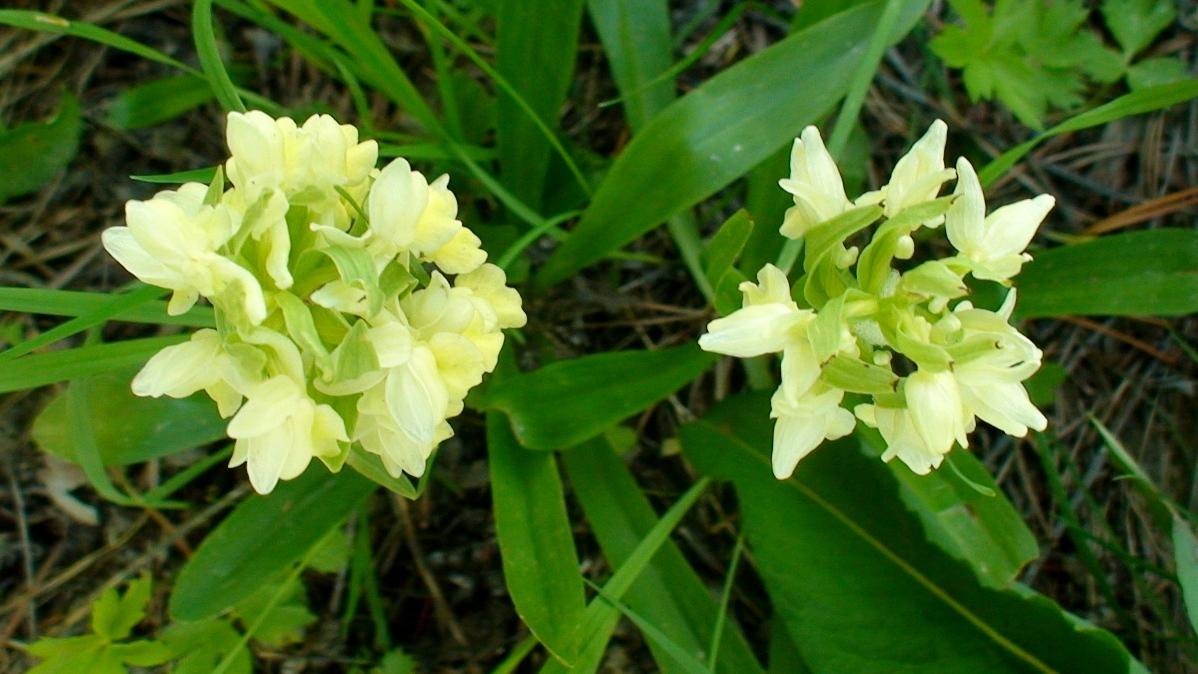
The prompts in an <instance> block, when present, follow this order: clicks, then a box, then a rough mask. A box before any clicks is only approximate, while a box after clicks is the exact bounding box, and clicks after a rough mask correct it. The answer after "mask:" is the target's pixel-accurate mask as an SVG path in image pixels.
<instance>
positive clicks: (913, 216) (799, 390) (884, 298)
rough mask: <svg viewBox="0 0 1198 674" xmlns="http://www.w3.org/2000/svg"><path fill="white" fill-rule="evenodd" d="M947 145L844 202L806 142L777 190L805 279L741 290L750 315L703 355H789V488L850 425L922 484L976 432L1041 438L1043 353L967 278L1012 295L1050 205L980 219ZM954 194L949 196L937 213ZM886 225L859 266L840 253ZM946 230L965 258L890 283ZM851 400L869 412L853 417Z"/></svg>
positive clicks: (942, 131)
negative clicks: (1038, 387) (975, 297)
mask: <svg viewBox="0 0 1198 674" xmlns="http://www.w3.org/2000/svg"><path fill="white" fill-rule="evenodd" d="M946 131H947V130H946V127H945V125H944V123H943V122H941V121H936V122H934V123H933V124H932V127H931V128H930V129H929V130H928V132H927V133H926V134H925V135H924V136H923V138H921V139H920V140H919V141H918V142H916V144H915V145H914V147H913V148H912V149H911V151H910V152H909V153H908V154H907V155H905V156H904V157H903V158H902V159H900V160H899V162H898V164H897V165H896V166H895V168H894V172H893V173H892V174H891V176H890V182H889V183H888V184H887V185H886V186H885V187H883V188H882V189H880V190H877V191H874V192H869V193H867V194H865V195H863V196H861V197H860V198H859V199H857V200H856V201H849V199H848V197H847V196H846V195H845V190H844V185H843V182H842V180H841V177H840V173H839V171H838V170H837V168H836V164H835V162H834V161H833V159H832V157H831V155H830V154H829V153H828V151H827V149H825V147H824V144H823V141H822V139H821V138H820V135H819V131H818V130H817V129H816V128H815V127H807V128H806V129H805V130H804V131H803V133H802V136H801V137H800V138H798V139H796V140H795V143H794V149H793V151H792V153H791V158H790V166H791V174H790V178H789V179H785V180H782V181H780V182H779V184H780V185H781V187H782V188H783V189H784V190H786V191H787V192H789V193H791V194H792V195H794V206H793V207H792V208H790V209H789V210H788V211H787V212H786V216H785V219H784V222H783V224H782V227H781V232H782V234H783V235H785V236H787V237H789V238H791V239H800V238H801V239H803V240H804V245H805V252H804V264H803V269H804V272H805V274H804V276H803V277H802V278H801V279H800V280H799V281H798V282H797V283H796V284H795V286H794V287H792V286H791V284H790V282H789V280H788V279H787V276H786V274H785V273H784V272H783V271H782V270H780V269H778V268H777V267H775V266H773V265H766V266H765V268H763V269H762V270H761V271H760V273H759V274H758V275H757V283H753V282H751V281H746V282H744V283H742V284H741V285H740V290H741V292H742V293H743V295H744V306H743V308H741V309H739V310H737V311H735V312H733V313H732V314H730V315H728V316H726V317H724V318H719V319H716V320H714V321H712V322H711V324H710V325H709V326H708V333H707V334H705V335H703V336H702V337H701V338H700V340H699V344H700V346H701V347H702V348H704V349H706V350H707V351H713V352H715V353H721V354H725V355H729V356H735V357H738V358H752V357H755V356H761V355H765V354H772V353H781V354H782V361H781V374H782V384H781V386H780V387H779V388H778V390H777V392H776V393H775V394H774V396H773V399H772V414H771V416H772V417H773V418H774V419H776V420H777V421H776V424H775V426H774V451H773V468H774V474H775V475H776V476H777V477H778V478H779V479H784V478H787V477H789V476H790V475H791V473H793V472H794V469H795V466H796V465H797V464H798V462H799V460H800V459H802V458H803V457H804V456H806V455H807V454H809V453H810V452H811V451H812V450H814V449H815V448H816V447H818V446H819V445H820V444H821V443H822V442H823V441H824V440H834V439H836V438H839V437H843V436H845V435H847V434H849V433H850V432H851V431H852V430H853V428H854V426H855V424H856V420H860V421H861V422H863V423H865V424H867V425H868V426H871V427H873V428H877V429H878V430H879V431H880V432H881V435H882V437H883V439H884V440H885V442H886V445H887V448H886V450H885V451H884V453H883V454H882V459H883V460H885V461H890V460H891V459H893V458H895V457H898V458H899V459H901V460H902V461H903V462H904V463H905V464H906V465H907V466H908V467H910V468H911V470H912V471H914V472H915V473H918V474H921V475H922V474H927V473H928V472H930V471H931V469H933V468H938V467H939V466H940V464H941V462H942V461H943V459H944V456H945V455H946V454H948V452H949V451H950V450H951V449H952V448H953V446H954V444H960V445H961V447H968V446H969V436H968V434H969V433H970V432H972V431H973V430H974V427H975V425H976V420H977V419H981V420H983V421H985V422H987V423H989V424H991V425H993V426H995V427H997V428H999V429H1001V430H1002V431H1004V432H1006V433H1008V434H1010V435H1012V436H1018V437H1022V436H1024V435H1026V434H1027V432H1028V429H1029V428H1033V429H1037V430H1043V429H1044V428H1045V427H1046V426H1047V420H1046V419H1045V417H1044V415H1043V414H1041V413H1040V411H1039V410H1038V409H1036V407H1035V405H1033V404H1032V403H1031V402H1030V400H1029V398H1028V394H1027V391H1026V390H1025V389H1024V387H1023V384H1022V382H1023V381H1024V380H1025V379H1027V378H1028V377H1030V376H1031V375H1032V374H1033V373H1035V372H1036V370H1038V369H1039V367H1040V359H1041V352H1040V350H1039V349H1038V348H1036V346H1035V345H1034V344H1033V343H1032V342H1031V341H1030V340H1028V339H1027V338H1026V337H1025V336H1024V335H1022V334H1020V333H1019V331H1018V330H1016V329H1015V328H1014V327H1013V326H1012V325H1011V324H1010V319H1011V314H1012V311H1013V310H1014V307H1015V290H1014V288H1011V289H1010V290H1009V291H1008V292H1007V295H1006V299H1005V301H1004V302H1003V303H1002V306H1001V308H999V310H998V311H988V310H985V309H980V308H977V307H975V306H974V305H973V304H972V303H971V302H970V301H969V300H967V299H963V298H964V297H965V296H966V295H968V293H969V289H968V287H967V286H966V283H965V277H966V276H967V275H970V274H971V275H972V276H973V278H975V279H979V280H986V281H996V282H998V283H1001V284H1002V285H1004V286H1007V287H1009V286H1011V278H1012V277H1013V276H1015V275H1016V274H1018V273H1019V271H1020V269H1021V267H1022V265H1023V264H1024V263H1025V262H1027V261H1029V260H1031V257H1030V256H1029V255H1028V254H1027V253H1025V252H1024V249H1025V248H1027V245H1028V243H1029V242H1030V241H1031V238H1032V236H1033V235H1034V234H1035V232H1036V229H1037V228H1038V227H1039V226H1040V223H1041V221H1042V220H1043V219H1044V217H1045V216H1046V215H1047V214H1048V211H1049V210H1051V209H1052V207H1053V205H1054V203H1055V202H1054V199H1053V198H1052V197H1051V196H1048V195H1040V196H1038V197H1036V198H1034V199H1028V200H1024V201H1021V202H1018V203H1015V204H1011V205H1008V206H1004V207H1002V208H999V209H998V210H996V211H994V212H993V213H991V214H990V215H986V204H985V201H984V199H983V196H982V186H981V183H980V182H979V180H978V177H977V173H976V172H975V171H974V169H973V167H972V166H971V165H970V163H969V161H967V160H966V159H964V158H961V159H958V160H957V165H956V170H955V171H954V170H953V169H951V168H946V167H945V165H944V146H945V140H946ZM954 178H955V179H956V181H957V182H956V188H955V190H954V191H953V193H952V194H951V195H948V196H944V197H938V194H939V193H940V190H941V188H942V186H943V184H944V183H946V182H948V181H949V180H953V179H954ZM879 221H881V224H879V225H878V227H877V229H876V230H875V231H874V233H873V237H872V240H871V241H870V243H869V244H868V245H866V246H865V247H864V249H863V250H859V249H858V248H857V247H856V246H852V247H846V246H845V243H846V241H847V239H848V238H849V237H851V236H853V235H854V234H857V233H858V232H860V231H862V230H864V229H865V228H867V227H869V226H871V225H873V224H874V223H877V222H879ZM940 225H944V228H945V230H946V233H947V234H948V239H949V241H950V242H951V243H952V245H953V247H954V248H956V250H957V253H958V254H957V255H955V256H953V257H949V258H947V259H940V260H930V261H928V262H924V263H922V264H919V265H914V266H911V265H903V266H906V267H909V268H908V269H907V270H906V271H903V272H901V273H900V271H899V270H897V269H895V268H894V265H895V260H909V259H910V258H911V257H912V256H913V254H914V251H915V242H914V239H913V238H912V234H914V233H915V232H916V231H917V230H919V229H920V228H921V227H929V228H936V227H939V226H940ZM854 267H855V269H854ZM796 297H797V298H799V299H800V301H801V302H803V303H804V304H805V305H806V306H808V307H810V308H800V306H799V302H796V301H795V299H794V298H796ZM900 372H901V373H905V376H901V375H900ZM846 393H853V394H861V395H866V396H871V397H872V403H861V404H857V405H856V406H855V407H854V409H853V411H852V412H850V411H849V410H848V409H846V408H845V406H844V404H843V403H844V401H845V394H846ZM854 417H855V418H854Z"/></svg>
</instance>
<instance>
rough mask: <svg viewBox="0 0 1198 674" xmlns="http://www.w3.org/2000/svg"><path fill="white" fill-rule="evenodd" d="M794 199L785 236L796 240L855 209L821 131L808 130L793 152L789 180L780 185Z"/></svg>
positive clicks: (784, 228)
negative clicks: (822, 224) (814, 228)
mask: <svg viewBox="0 0 1198 674" xmlns="http://www.w3.org/2000/svg"><path fill="white" fill-rule="evenodd" d="M778 184H779V185H780V186H781V187H782V189H784V190H786V191H787V192H790V193H791V194H793V195H794V206H792V207H790V208H789V209H788V210H787V211H786V218H785V219H784V220H783V222H782V229H781V232H782V235H783V236H786V237H789V238H791V239H797V238H800V237H802V236H803V235H804V234H806V233H807V230H809V229H811V228H812V227H813V226H815V225H818V224H819V223H821V222H824V221H825V220H829V219H831V218H834V217H836V216H838V215H840V214H841V213H843V212H845V211H846V210H848V209H849V208H850V207H852V203H851V202H849V199H848V197H847V196H845V193H844V182H843V181H842V180H841V178H840V170H839V169H837V168H836V162H835V161H834V160H833V159H832V155H830V154H828V150H827V148H825V147H824V141H823V139H822V138H820V134H819V129H817V128H815V127H814V126H808V127H807V128H805V129H803V134H802V136H800V137H799V138H796V139H795V142H794V146H793V147H792V149H791V151H790V178H786V179H783V180H780V181H778Z"/></svg>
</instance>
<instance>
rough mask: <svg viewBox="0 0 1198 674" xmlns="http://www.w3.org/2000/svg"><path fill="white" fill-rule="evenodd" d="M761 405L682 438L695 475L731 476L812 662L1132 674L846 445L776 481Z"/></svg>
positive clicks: (1114, 648)
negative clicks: (972, 557) (920, 514)
mask: <svg viewBox="0 0 1198 674" xmlns="http://www.w3.org/2000/svg"><path fill="white" fill-rule="evenodd" d="M768 413H769V399H768V396H767V395H765V394H749V395H743V396H738V397H735V398H731V399H728V400H725V401H724V402H723V403H721V404H720V405H718V406H717V407H716V408H715V409H713V410H712V411H711V412H710V413H709V414H708V415H707V416H705V417H704V418H703V419H702V420H700V421H698V422H695V423H692V424H688V425H687V426H684V427H683V429H682V433H681V439H682V443H683V446H684V448H685V451H686V452H687V454H688V456H689V457H690V458H691V459H692V461H694V463H695V465H696V467H697V468H698V469H699V470H700V471H702V472H704V473H706V474H709V475H712V476H714V477H718V478H720V479H728V480H731V481H732V482H733V483H734V484H735V485H736V495H737V501H738V502H739V504H740V508H741V516H742V518H743V522H744V527H745V534H746V535H747V537H748V540H749V542H750V543H751V544H752V549H753V555H754V559H755V560H756V567H757V571H758V573H759V574H760V575H761V578H762V580H763V581H764V583H765V586H766V589H767V590H768V592H769V594H770V596H771V598H772V601H773V604H774V607H775V610H776V611H777V615H778V617H780V618H781V619H782V620H783V621H784V622H785V623H786V626H787V629H788V631H789V632H790V636H791V638H792V639H793V641H794V643H795V644H796V645H797V646H798V647H799V648H800V650H801V651H802V654H803V656H804V658H805V659H806V661H807V662H808V663H809V665H810V666H811V668H812V670H813V671H817V672H854V673H860V674H868V673H869V672H886V673H887V674H889V673H892V672H895V671H902V672H908V673H911V674H915V673H917V672H964V671H969V672H974V671H977V672H981V671H985V672H1023V671H1040V672H1078V673H1079V674H1080V673H1083V672H1084V673H1086V674H1099V673H1101V672H1120V673H1123V672H1127V671H1128V668H1129V663H1130V662H1131V658H1130V656H1129V655H1128V653H1127V651H1126V650H1125V649H1124V648H1123V646H1122V645H1121V644H1120V643H1119V641H1118V639H1116V638H1115V637H1114V636H1113V635H1111V634H1109V633H1107V632H1104V631H1101V630H1098V629H1095V628H1092V627H1087V626H1080V625H1076V624H1075V623H1074V622H1072V621H1071V620H1070V619H1069V617H1068V616H1067V615H1066V614H1065V613H1064V612H1063V611H1062V610H1061V609H1060V608H1059V607H1058V606H1056V605H1055V604H1054V603H1052V602H1051V601H1049V600H1048V599H1046V598H1044V597H1039V596H1036V595H1034V594H1033V595H1031V596H1027V595H1025V594H1022V593H1020V592H1016V591H1012V590H997V589H993V588H988V587H985V586H983V585H982V584H980V583H979V582H978V580H977V577H976V576H975V574H974V571H973V570H972V569H970V568H969V567H968V566H967V565H966V564H964V563H962V562H960V561H958V560H956V559H953V558H952V557H951V556H950V555H948V554H947V553H945V552H944V551H942V550H941V549H940V548H938V547H937V546H936V545H935V544H933V543H931V542H930V541H928V540H927V538H926V534H925V531H924V528H923V526H921V524H920V521H919V519H918V518H917V517H916V516H915V515H914V514H912V513H910V512H909V511H908V510H907V509H906V508H904V507H903V506H902V505H901V504H902V501H901V499H900V495H899V490H898V487H897V485H896V484H895V482H894V479H893V476H892V473H891V471H890V470H889V469H888V468H887V467H886V466H885V464H883V463H881V462H880V461H878V459H877V458H874V457H866V456H864V455H863V454H862V453H861V452H859V451H858V450H857V448H856V447H855V446H854V443H853V442H852V441H841V442H834V443H828V444H827V446H825V447H822V448H820V449H819V450H818V451H816V452H814V453H813V454H812V455H811V456H808V457H807V458H806V459H804V460H803V462H802V465H800V466H799V468H798V470H797V471H796V473H795V476H794V477H793V478H792V479H789V480H776V479H774V477H773V474H772V472H771V470H770V463H769V461H770V459H769V455H770V451H771V445H772V438H771V432H770V428H769V424H767V423H763V421H764V420H765V419H766V418H767V416H768Z"/></svg>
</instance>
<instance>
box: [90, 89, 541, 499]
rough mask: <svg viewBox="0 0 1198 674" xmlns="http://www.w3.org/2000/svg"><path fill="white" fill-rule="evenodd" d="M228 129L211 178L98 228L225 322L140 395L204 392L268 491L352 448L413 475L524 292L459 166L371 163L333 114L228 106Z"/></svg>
mask: <svg viewBox="0 0 1198 674" xmlns="http://www.w3.org/2000/svg"><path fill="white" fill-rule="evenodd" d="M227 139H228V144H229V149H230V151H231V154H232V158H231V159H229V160H228V162H227V163H226V164H225V165H224V166H223V167H221V168H220V169H218V171H217V173H216V176H215V177H214V179H213V180H212V183H211V184H210V185H203V184H200V183H188V184H185V185H183V186H182V187H180V188H179V189H178V190H174V191H164V192H160V193H159V194H157V195H155V196H154V197H153V198H152V199H150V200H149V201H130V202H129V203H128V204H127V205H126V220H127V225H128V226H127V227H113V228H110V229H108V230H107V231H105V232H104V235H103V241H104V246H105V248H107V249H108V252H109V253H111V254H112V256H113V257H114V258H116V259H117V260H118V261H119V262H120V263H121V264H122V265H124V266H125V268H126V269H128V270H129V271H130V272H132V273H133V274H134V275H135V276H137V278H139V279H140V280H142V281H143V282H145V283H149V284H151V285H155V286H159V287H162V288H167V289H170V290H172V291H174V293H173V295H172V297H171V300H170V302H169V304H168V312H169V313H170V314H171V315H178V314H182V313H184V312H186V311H188V310H189V309H190V308H191V307H192V306H193V305H194V304H195V303H196V301H197V300H198V299H199V297H201V296H202V297H204V298H207V299H208V300H209V301H210V302H211V303H212V305H213V307H214V309H215V317H216V329H215V330H212V329H204V330H200V331H198V332H196V333H195V334H194V335H192V337H191V339H190V341H187V342H183V343H181V344H177V345H175V346H170V347H167V348H165V349H163V350H162V351H160V352H159V353H158V354H156V355H155V356H154V357H153V358H151V359H150V361H149V362H148V363H146V365H145V367H144V368H143V369H142V370H141V372H140V373H139V374H138V375H137V377H136V378H135V379H134V381H133V391H134V393H136V394H137V395H142V396H154V397H158V396H162V395H167V396H170V397H174V398H182V397H186V396H190V395H192V394H193V393H195V392H197V391H199V390H201V389H203V390H204V391H206V392H207V393H208V395H209V396H211V397H212V399H213V400H215V401H216V404H217V407H218V409H219V412H220V414H221V416H222V417H225V418H228V417H232V419H231V420H230V422H229V425H228V434H229V436H230V437H232V438H234V439H235V440H236V444H235V446H234V451H233V457H232V460H231V463H230V465H231V466H237V465H240V464H243V463H244V464H247V468H248V471H249V477H250V482H251V483H252V485H253V487H254V489H255V490H257V491H258V492H260V493H268V492H270V491H271V490H272V489H274V487H275V485H276V484H277V482H278V481H279V480H280V479H282V480H287V479H291V478H294V477H297V476H298V475H300V474H301V473H302V472H303V471H304V470H305V469H306V468H307V466H308V464H309V463H310V462H311V459H312V458H313V457H319V458H320V459H321V460H322V461H324V462H325V463H326V464H327V465H328V466H329V468H330V469H332V470H339V469H340V468H341V466H342V465H343V464H344V463H345V462H346V460H347V459H349V458H350V452H351V451H352V452H360V451H362V450H365V452H369V453H370V454H374V455H378V457H379V458H380V459H381V462H382V465H383V467H385V469H386V470H387V472H388V473H389V474H390V475H391V476H392V477H395V478H398V477H400V475H401V474H402V473H407V474H408V475H411V476H414V477H419V476H420V475H422V474H423V473H424V470H425V465H426V461H427V460H428V458H429V456H430V455H431V453H432V451H433V449H434V448H435V447H436V446H437V444H438V443H440V442H441V441H442V440H444V439H446V438H448V437H450V436H452V435H453V430H452V429H451V428H450V426H449V424H448V423H447V421H446V420H447V419H449V418H451V417H454V416H456V415H458V414H459V413H460V412H461V411H462V409H463V400H464V399H465V397H466V394H467V392H468V391H469V390H470V389H471V388H472V387H473V386H475V385H477V384H478V383H479V382H480V381H481V380H482V376H483V374H484V373H486V372H490V371H492V370H493V369H494V367H495V365H496V361H497V359H498V355H499V351H500V348H501V347H502V346H503V339H504V337H503V333H502V330H503V329H505V328H515V327H520V326H523V325H524V323H525V315H524V312H523V310H522V308H521V301H520V295H519V294H518V293H517V292H516V291H515V290H513V289H512V288H508V287H507V286H506V276H505V274H504V272H503V270H502V269H500V268H499V267H496V266H495V265H493V264H488V263H486V257H487V255H486V253H485V252H484V251H483V250H481V248H480V247H479V246H480V241H479V239H478V237H477V236H475V234H474V233H473V232H471V231H470V230H469V229H467V228H466V227H464V226H462V223H461V222H459V221H458V220H457V211H458V206H457V200H456V198H455V197H454V195H453V193H452V192H450V191H449V189H448V186H447V185H448V182H449V178H448V176H442V177H440V178H438V179H437V180H434V181H433V182H432V183H429V182H428V181H427V180H426V179H425V177H424V176H423V175H421V174H420V173H419V172H417V171H413V170H412V169H411V167H410V166H409V165H408V163H407V162H406V161H404V160H403V159H396V160H394V161H392V162H391V163H390V164H388V165H387V166H386V167H384V168H383V169H382V170H378V169H376V168H375V164H376V162H377V160H378V145H377V144H376V143H375V142H374V141H366V142H358V132H357V129H355V128H354V127H352V126H349V125H340V124H338V123H337V122H336V121H334V120H333V118H332V117H329V116H328V115H316V116H313V117H311V118H309V119H308V120H307V121H306V122H304V124H303V125H302V126H299V125H297V124H296V123H295V122H294V121H292V120H291V119H288V118H281V119H274V118H272V117H270V116H268V115H266V114H265V113H262V112H258V111H254V112H249V113H246V114H242V113H236V112H234V113H230V114H229V117H228V130H227ZM226 178H227V180H228V182H230V183H231V184H232V186H231V187H228V189H226V187H225V184H224V183H225V179H226ZM446 275H451V276H453V280H452V282H451V281H450V280H449V279H448V278H446ZM243 402H244V404H243ZM359 447H360V449H359ZM352 460H353V459H351V461H352Z"/></svg>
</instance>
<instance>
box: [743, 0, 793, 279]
mask: <svg viewBox="0 0 1198 674" xmlns="http://www.w3.org/2000/svg"><path fill="white" fill-rule="evenodd" d="M804 6H806V5H804ZM789 175H790V147H789V146H783V147H782V148H780V149H779V150H778V151H777V152H775V153H774V154H772V155H770V156H769V157H768V158H767V159H766V160H765V161H763V162H761V163H760V164H758V165H757V166H755V167H753V170H752V171H749V175H748V176H747V177H746V179H745V184H746V185H745V187H746V192H745V210H746V211H748V212H749V217H751V218H753V222H754V223H755V226H754V227H753V235H752V236H750V237H749V241H748V242H747V243H746V244H745V249H744V251H742V252H741V255H740V269H741V271H743V272H744V273H745V275H746V276H753V275H755V274H756V273H757V270H758V269H761V268H762V267H764V266H765V265H766V263H767V262H773V261H775V260H777V259H778V254H779V253H781V252H782V247H783V246H784V245H785V244H786V242H787V241H788V239H786V237H784V236H782V234H781V232H779V231H778V230H779V228H780V227H781V226H782V220H783V219H784V218H785V216H786V209H788V208H790V207H791V206H793V205H794V200H793V197H792V196H791V194H790V193H789V192H787V191H786V190H784V189H782V188H781V187H779V186H778V181H779V180H781V179H782V178H786V177H789Z"/></svg>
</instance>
